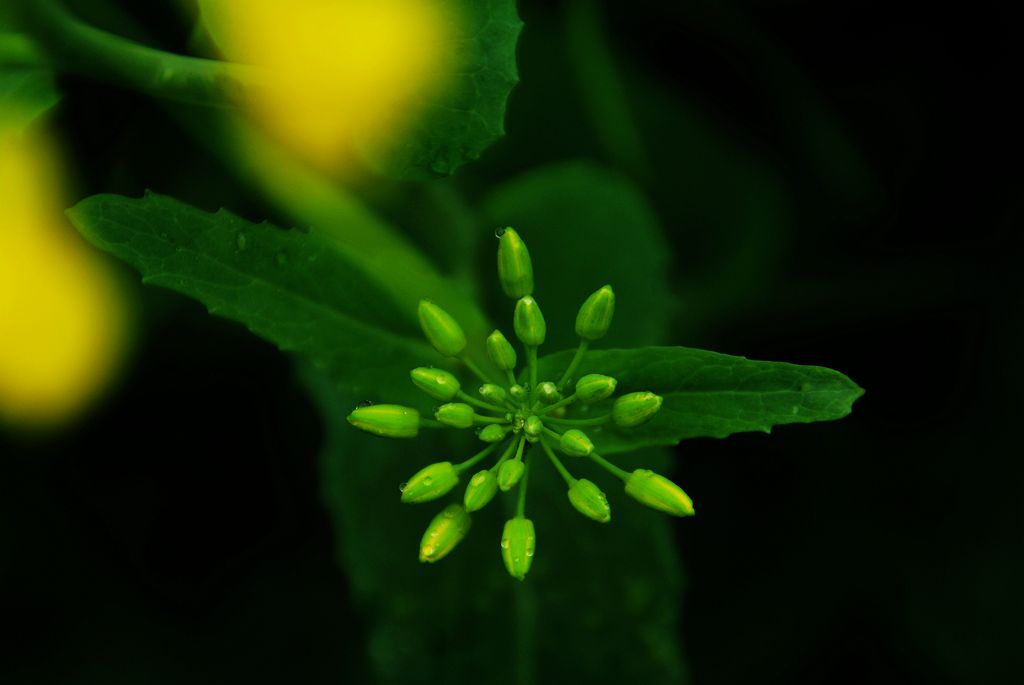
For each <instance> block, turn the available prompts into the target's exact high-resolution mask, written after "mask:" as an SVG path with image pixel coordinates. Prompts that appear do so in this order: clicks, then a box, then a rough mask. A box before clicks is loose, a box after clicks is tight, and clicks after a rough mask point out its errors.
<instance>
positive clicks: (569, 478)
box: [540, 440, 576, 488]
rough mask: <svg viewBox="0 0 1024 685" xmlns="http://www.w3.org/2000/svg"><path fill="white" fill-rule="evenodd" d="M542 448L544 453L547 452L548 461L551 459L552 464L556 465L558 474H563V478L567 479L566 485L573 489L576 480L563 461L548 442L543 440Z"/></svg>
mask: <svg viewBox="0 0 1024 685" xmlns="http://www.w3.org/2000/svg"><path fill="white" fill-rule="evenodd" d="M540 446H541V447H543V448H544V451H545V452H547V455H548V459H550V460H551V463H552V464H554V465H555V468H556V469H557V470H558V472H559V473H560V474H562V478H563V479H565V484H566V485H568V486H569V487H570V488H571V487H572V486H573V484H575V483H576V479H575V478H573V477H572V474H571V473H569V469H567V468H565V466H564V465H563V464H562V461H561V460H560V459H559V458H558V457H556V456H555V452H554V450H552V449H551V447H550V446H549V445H548V443H547V440H541V441H540Z"/></svg>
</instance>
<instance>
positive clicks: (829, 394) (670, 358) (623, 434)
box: [540, 347, 864, 454]
mask: <svg viewBox="0 0 1024 685" xmlns="http://www.w3.org/2000/svg"><path fill="white" fill-rule="evenodd" d="M571 356H572V352H571V351H565V352H560V353H558V354H555V355H551V356H548V357H544V358H543V359H542V360H540V369H541V375H542V376H543V377H554V376H557V375H558V374H559V372H560V371H561V370H562V369H564V368H565V367H566V366H568V364H569V360H570V358H571ZM586 373H603V374H606V375H609V376H613V377H615V378H616V379H618V381H619V385H618V392H617V394H619V395H621V394H624V393H628V392H634V391H640V390H650V391H653V392H656V393H658V394H659V395H661V396H662V397H663V398H664V404H663V405H662V408H661V411H659V412H658V414H657V415H655V417H654V418H653V419H652V420H651V421H650V422H649V423H647V424H645V425H643V426H640V427H638V428H635V429H631V430H625V429H623V430H617V429H615V428H613V427H605V428H601V429H588V430H587V434H588V435H589V436H590V437H591V438H592V439H593V441H594V444H595V445H596V446H597V449H598V451H600V452H601V453H607V454H611V453H614V452H625V451H628V450H633V449H636V448H638V447H644V446H649V445H674V444H676V443H678V442H679V441H681V440H686V439H689V438H702V437H711V438H724V437H726V436H728V435H732V434H733V433H743V432H748V431H763V432H765V433H769V432H771V429H772V426H779V425H783V424H788V423H811V422H814V421H831V420H834V419H840V418H842V417H844V416H846V415H847V414H849V413H850V411H851V407H852V405H853V403H854V401H856V399H857V398H858V397H860V396H861V395H862V394H864V391H863V390H862V389H861V388H860V387H858V386H857V384H856V383H854V382H853V381H851V380H850V379H849V378H847V377H846V376H844V375H843V374H841V373H839V372H838V371H833V370H831V369H826V368H823V367H820V366H800V365H797V364H787V363H785V362H763V361H754V360H750V359H746V358H744V357H733V356H730V355H727V354H719V353H717V352H708V351H706V350H695V349H690V348H686V347H646V348H640V349H634V350H596V351H592V352H588V353H587V355H586V357H585V358H584V361H583V364H582V365H581V366H580V370H579V375H583V374H586ZM610 402H611V400H608V401H606V402H603V403H599V404H595V405H591V406H589V407H587V408H586V409H587V413H586V414H577V415H576V416H578V417H581V418H582V417H585V416H587V415H589V416H597V415H601V414H604V413H606V412H607V411H608V410H609V407H610Z"/></svg>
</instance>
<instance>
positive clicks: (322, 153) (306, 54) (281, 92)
mask: <svg viewBox="0 0 1024 685" xmlns="http://www.w3.org/2000/svg"><path fill="white" fill-rule="evenodd" d="M200 6H201V8H202V11H203V17H204V20H205V22H206V25H207V28H208V29H209V31H210V34H211V36H212V37H213V39H214V41H215V42H216V43H217V45H218V46H219V47H220V49H221V51H222V52H223V53H224V55H225V57H227V58H228V59H230V60H232V61H237V62H243V63H247V64H252V65H256V66H259V67H263V68H264V69H265V74H266V81H265V82H264V83H263V87H262V88H260V89H259V90H258V92H257V93H256V95H255V96H254V102H253V113H254V115H255V116H256V117H257V118H258V119H259V120H260V121H261V122H262V123H263V125H264V126H265V127H266V128H267V129H268V130H269V131H270V132H271V133H272V134H273V135H275V136H277V137H278V138H279V139H280V140H282V141H283V142H284V143H286V144H287V145H288V146H289V147H290V148H291V149H292V150H293V151H294V152H296V153H298V154H299V155H300V156H302V157H303V158H305V159H307V160H308V161H310V162H312V163H315V164H316V165H318V166H321V167H326V168H330V169H336V168H338V167H340V166H342V165H345V164H346V163H347V162H349V161H350V160H351V159H352V154H353V153H354V152H355V150H356V149H357V148H362V149H366V148H373V147H374V144H375V143H377V142H379V141H380V140H381V139H383V138H384V137H386V136H393V135H395V134H396V132H398V131H401V130H402V128H403V127H404V126H406V125H408V123H409V121H410V120H411V119H412V118H413V117H415V115H416V113H417V109H418V106H419V105H420V104H422V102H423V100H424V99H425V98H427V97H428V96H429V95H430V94H432V93H433V92H434V91H435V90H436V89H437V88H438V87H440V85H441V74H443V73H444V71H445V67H446V62H447V61H448V60H447V55H448V54H450V52H451V49H452V46H451V45H450V36H451V35H452V31H451V28H452V25H451V21H452V18H451V16H450V15H449V14H448V12H447V11H446V10H445V9H444V8H443V7H442V3H441V2H439V0H292V1H290V2H281V1H280V0H246V1H245V2H235V1H232V0H201V2H200Z"/></svg>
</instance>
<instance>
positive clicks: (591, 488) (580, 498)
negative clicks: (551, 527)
mask: <svg viewBox="0 0 1024 685" xmlns="http://www.w3.org/2000/svg"><path fill="white" fill-rule="evenodd" d="M569 501H570V502H571V503H572V506H573V507H575V508H576V511H578V512H580V513H581V514H583V515H584V516H586V517H587V518H590V519H594V520H595V521H597V522H599V523H608V522H609V521H611V520H612V509H611V507H610V506H609V505H608V498H607V497H605V494H604V493H603V492H601V488H599V487H597V486H596V485H594V484H593V483H592V482H590V481H589V480H587V479H586V478H581V479H579V480H578V481H576V482H575V483H573V484H572V487H570V488H569Z"/></svg>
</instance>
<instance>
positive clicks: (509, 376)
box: [505, 369, 516, 388]
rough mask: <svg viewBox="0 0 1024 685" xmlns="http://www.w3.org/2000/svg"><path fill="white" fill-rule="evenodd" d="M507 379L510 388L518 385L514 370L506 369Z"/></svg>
mask: <svg viewBox="0 0 1024 685" xmlns="http://www.w3.org/2000/svg"><path fill="white" fill-rule="evenodd" d="M505 379H506V380H508V387H510V388H511V387H512V386H513V385H515V384H516V375H515V373H513V372H512V369H505Z"/></svg>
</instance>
